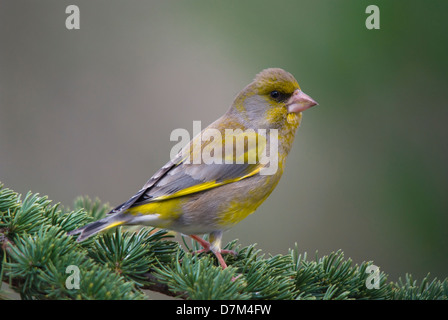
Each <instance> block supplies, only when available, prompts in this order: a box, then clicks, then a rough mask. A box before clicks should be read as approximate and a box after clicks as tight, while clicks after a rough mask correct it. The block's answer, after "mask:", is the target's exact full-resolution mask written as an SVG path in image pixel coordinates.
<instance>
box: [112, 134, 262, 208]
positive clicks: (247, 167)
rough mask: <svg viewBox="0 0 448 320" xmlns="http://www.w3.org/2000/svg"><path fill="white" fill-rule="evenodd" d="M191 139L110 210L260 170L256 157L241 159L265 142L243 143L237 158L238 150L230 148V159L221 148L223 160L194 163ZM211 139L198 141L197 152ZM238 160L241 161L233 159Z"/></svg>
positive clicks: (197, 189)
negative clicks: (127, 198) (243, 146)
mask: <svg viewBox="0 0 448 320" xmlns="http://www.w3.org/2000/svg"><path fill="white" fill-rule="evenodd" d="M196 142H198V141H196ZM246 142H247V140H246ZM194 143H195V140H193V141H192V142H190V144H189V145H187V146H186V147H185V148H184V150H183V151H185V150H188V152H182V151H181V152H179V154H177V156H176V157H175V158H174V159H172V160H170V161H169V162H168V163H167V164H166V165H165V166H163V167H162V168H161V169H160V170H159V171H157V172H156V173H155V174H154V175H153V176H152V177H151V178H150V179H149V180H148V182H147V183H146V184H145V185H144V186H143V188H142V189H141V190H140V191H139V192H137V193H136V194H135V195H134V196H133V197H131V198H130V199H129V200H128V201H127V202H125V203H123V204H122V205H120V206H118V207H117V208H116V209H114V210H112V211H111V213H115V212H122V211H124V210H126V209H129V208H132V207H136V206H140V205H143V204H147V203H150V202H156V201H163V200H168V199H172V198H176V197H182V196H186V195H190V194H193V193H197V192H202V191H206V190H209V189H212V188H216V187H219V186H222V185H225V184H228V183H232V182H235V181H240V180H243V179H247V178H249V177H252V176H254V175H257V174H259V172H260V170H261V169H262V168H263V167H264V165H262V164H261V163H260V161H259V158H258V157H254V158H251V159H252V160H253V161H242V159H243V160H244V159H245V160H248V159H249V157H251V156H250V155H252V154H254V153H255V152H259V150H258V148H259V147H258V146H259V145H265V143H264V144H257V145H250V144H248V143H246V145H245V147H246V148H245V149H244V152H243V153H242V154H241V155H240V156H239V159H237V158H238V157H237V155H238V153H237V152H233V153H232V154H231V158H230V159H229V157H228V155H227V154H226V153H225V150H222V158H221V160H222V161H220V163H204V162H203V161H201V162H200V163H194V154H193V153H194V151H193V149H194V147H193V146H194ZM198 143H199V142H198ZM210 143H213V142H210ZM210 143H208V144H207V143H206V144H204V143H202V142H201V143H200V145H201V148H200V149H199V150H200V152H202V150H204V147H205V146H206V145H208V146H209V148H212V147H213V145H211V144H210ZM216 143H219V147H221V146H222V141H216ZM186 148H188V149H186ZM215 150H217V149H215ZM233 151H235V149H233ZM226 157H227V158H226ZM237 160H238V162H243V163H235V162H237ZM215 162H218V161H215ZM226 162H230V163H226ZM248 162H249V163H248Z"/></svg>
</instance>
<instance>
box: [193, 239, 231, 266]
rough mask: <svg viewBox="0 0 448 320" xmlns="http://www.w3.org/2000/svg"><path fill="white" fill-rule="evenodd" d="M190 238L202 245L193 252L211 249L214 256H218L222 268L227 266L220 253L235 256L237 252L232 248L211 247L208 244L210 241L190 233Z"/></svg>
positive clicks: (197, 252)
mask: <svg viewBox="0 0 448 320" xmlns="http://www.w3.org/2000/svg"><path fill="white" fill-rule="evenodd" d="M190 238H192V239H193V240H195V241H197V242H199V244H200V245H201V246H202V247H203V249H201V250H197V251H193V254H199V253H203V252H209V251H211V252H213V254H214V255H215V256H216V258H218V261H219V264H220V265H221V267H222V268H223V269H225V268H227V264H226V262H225V261H224V258H223V257H222V255H223V254H231V255H233V256H236V255H237V254H238V253H237V252H236V251H233V250H221V249H219V248H218V249H216V248H213V247H212V245H211V244H210V242H207V241H205V240H204V239H202V238H201V237H198V236H196V235H190Z"/></svg>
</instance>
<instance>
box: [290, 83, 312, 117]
mask: <svg viewBox="0 0 448 320" xmlns="http://www.w3.org/2000/svg"><path fill="white" fill-rule="evenodd" d="M317 104H318V103H317V102H316V101H314V100H313V99H312V98H311V97H310V96H309V95H307V94H305V93H304V92H303V91H302V90H299V89H297V90H296V91H294V93H293V95H292V97H291V98H289V100H288V102H287V103H286V107H287V108H288V112H289V113H291V112H295V113H299V112H302V111H304V110H306V109H308V108H311V107H312V106H315V105H317Z"/></svg>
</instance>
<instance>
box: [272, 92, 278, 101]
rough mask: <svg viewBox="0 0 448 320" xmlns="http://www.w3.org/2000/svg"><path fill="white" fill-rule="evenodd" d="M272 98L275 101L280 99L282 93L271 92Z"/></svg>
mask: <svg viewBox="0 0 448 320" xmlns="http://www.w3.org/2000/svg"><path fill="white" fill-rule="evenodd" d="M271 97H272V98H273V99H278V98H280V92H278V91H272V92H271Z"/></svg>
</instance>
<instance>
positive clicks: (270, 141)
mask: <svg viewBox="0 0 448 320" xmlns="http://www.w3.org/2000/svg"><path fill="white" fill-rule="evenodd" d="M317 104H318V103H317V102H316V101H315V100H313V99H312V98H311V97H310V96H308V95H307V94H305V93H304V92H303V91H302V90H301V88H300V86H299V84H298V82H297V80H296V79H295V78H294V76H293V75H292V74H291V73H289V72H287V71H285V70H283V69H281V68H267V69H264V70H262V71H261V72H259V73H258V74H256V76H255V77H254V79H253V81H252V82H251V83H249V84H248V85H247V86H245V87H244V88H243V89H242V90H241V91H240V92H239V93H238V94H237V95H236V97H235V98H234V101H233V103H232V104H231V105H230V108H228V110H227V112H225V113H224V114H223V115H222V116H221V117H220V118H218V119H217V120H216V121H214V122H213V123H211V124H210V125H209V126H208V127H206V128H205V129H203V130H202V131H201V134H199V135H197V136H195V137H194V138H193V139H191V140H190V142H189V143H188V144H187V145H186V146H184V147H183V148H182V150H180V151H179V152H177V153H176V154H175V156H172V157H171V159H170V160H169V161H168V162H167V163H166V164H165V165H164V166H163V167H162V168H161V169H160V170H158V171H157V172H155V174H154V175H153V176H152V177H151V178H150V179H149V180H148V181H147V182H146V183H145V184H144V185H143V187H142V188H141V189H140V190H139V191H138V192H137V193H136V194H135V195H133V196H132V197H131V198H130V199H129V200H127V201H126V202H124V203H122V204H120V205H118V206H117V207H115V208H114V209H112V210H111V211H110V212H109V213H108V214H106V216H105V217H104V218H102V219H100V220H97V221H95V222H91V223H89V224H87V225H85V226H83V227H81V228H78V229H75V230H73V231H70V232H69V233H68V235H79V236H78V238H77V241H78V242H81V241H84V240H85V239H87V238H89V237H91V236H93V235H95V234H97V233H99V232H101V231H105V230H108V229H111V228H113V227H117V226H121V225H123V226H124V225H142V226H151V227H155V228H162V229H167V230H172V231H175V232H179V233H181V234H184V235H187V236H189V237H191V238H192V239H193V240H195V241H197V242H198V243H199V244H200V245H201V246H202V248H203V249H202V250H198V251H197V252H210V251H211V252H212V253H213V254H214V255H215V256H216V258H217V259H218V262H219V264H220V266H221V267H222V269H225V268H227V264H226V262H225V260H224V258H223V256H222V255H223V254H236V252H234V251H232V250H223V249H221V242H222V237H223V233H224V232H225V231H227V230H229V229H230V228H232V227H234V226H235V225H236V224H238V223H239V222H240V221H242V220H243V219H245V218H246V217H247V216H249V215H250V214H252V213H253V212H255V211H256V209H257V208H258V207H259V206H260V205H261V204H262V203H263V202H264V201H265V200H266V198H267V197H268V196H269V195H270V194H271V193H272V191H273V190H274V189H275V187H276V186H277V184H278V182H279V180H280V178H281V176H282V174H283V172H284V169H285V163H286V158H287V156H288V154H289V152H290V150H291V148H292V145H293V141H294V137H295V135H296V131H297V128H298V127H299V125H300V123H301V120H302V112H303V111H305V110H307V109H308V108H310V107H313V106H315V105H317ZM210 133H211V134H210ZM230 133H232V134H233V135H230ZM209 136H212V137H213V139H212V138H210V139H207V137H209ZM204 137H205V138H204ZM238 148H239V149H238ZM268 153H269V156H268V155H267V154H268ZM201 155H203V156H204V155H208V157H207V156H204V157H203V158H204V159H201V157H200V156H201ZM197 158H199V160H198V159H197ZM207 158H208V159H207ZM210 159H212V160H213V161H210ZM207 160H208V161H207ZM205 234H208V236H209V237H208V241H206V240H205V239H203V238H202V237H201V235H205Z"/></svg>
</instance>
